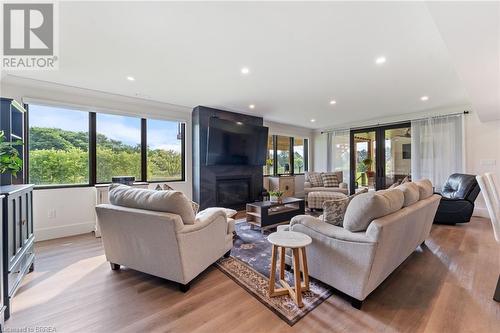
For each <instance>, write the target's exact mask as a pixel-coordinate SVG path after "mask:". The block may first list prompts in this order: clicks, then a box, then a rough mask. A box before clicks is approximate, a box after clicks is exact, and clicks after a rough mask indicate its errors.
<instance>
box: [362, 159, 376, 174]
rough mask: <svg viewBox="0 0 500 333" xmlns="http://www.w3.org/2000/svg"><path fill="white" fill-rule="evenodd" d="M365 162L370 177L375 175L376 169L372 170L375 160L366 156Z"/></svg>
mask: <svg viewBox="0 0 500 333" xmlns="http://www.w3.org/2000/svg"><path fill="white" fill-rule="evenodd" d="M363 164H364V165H365V167H366V175H367V176H368V177H373V176H375V171H372V164H373V160H372V159H371V158H365V159H364V160H363Z"/></svg>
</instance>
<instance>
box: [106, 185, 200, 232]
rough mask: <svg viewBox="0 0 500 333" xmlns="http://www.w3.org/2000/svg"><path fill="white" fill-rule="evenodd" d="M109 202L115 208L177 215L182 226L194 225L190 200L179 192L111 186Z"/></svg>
mask: <svg viewBox="0 0 500 333" xmlns="http://www.w3.org/2000/svg"><path fill="white" fill-rule="evenodd" d="M109 202H110V203H111V204H113V205H116V206H122V207H129V208H137V209H144V210H153V211H157V212H167V213H173V214H177V215H179V216H180V217H181V218H182V221H183V223H184V224H194V221H195V214H194V211H193V206H192V205H191V200H189V199H188V198H187V197H186V196H185V195H184V194H183V193H182V192H179V191H155V190H147V189H140V188H133V187H130V186H127V185H121V184H113V185H111V186H110V190H109Z"/></svg>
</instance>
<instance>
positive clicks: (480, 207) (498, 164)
mask: <svg viewBox="0 0 500 333" xmlns="http://www.w3.org/2000/svg"><path fill="white" fill-rule="evenodd" d="M465 119H466V121H465V149H466V153H465V156H466V158H465V166H466V172H467V173H470V174H482V173H485V172H492V173H494V174H495V175H496V179H500V121H499V120H496V121H489V122H481V121H480V120H479V117H478V116H477V115H476V114H475V113H472V114H470V115H468V116H467V117H466V118H465ZM474 215H477V216H484V217H488V212H487V210H486V205H485V203H484V200H483V198H482V196H481V195H479V197H478V199H477V200H476V209H475V211H474Z"/></svg>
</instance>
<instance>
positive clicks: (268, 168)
mask: <svg viewBox="0 0 500 333" xmlns="http://www.w3.org/2000/svg"><path fill="white" fill-rule="evenodd" d="M273 173H274V144H273V136H272V135H270V136H269V138H268V140H267V157H266V165H264V176H271V175H273Z"/></svg>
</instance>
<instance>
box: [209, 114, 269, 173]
mask: <svg viewBox="0 0 500 333" xmlns="http://www.w3.org/2000/svg"><path fill="white" fill-rule="evenodd" d="M268 132H269V129H268V128H267V127H264V126H255V125H250V124H245V123H244V122H235V121H230V120H224V119H219V118H216V117H212V118H210V121H209V125H208V140H207V159H206V164H207V165H264V164H265V163H266V153H267V136H268Z"/></svg>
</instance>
